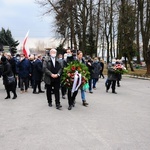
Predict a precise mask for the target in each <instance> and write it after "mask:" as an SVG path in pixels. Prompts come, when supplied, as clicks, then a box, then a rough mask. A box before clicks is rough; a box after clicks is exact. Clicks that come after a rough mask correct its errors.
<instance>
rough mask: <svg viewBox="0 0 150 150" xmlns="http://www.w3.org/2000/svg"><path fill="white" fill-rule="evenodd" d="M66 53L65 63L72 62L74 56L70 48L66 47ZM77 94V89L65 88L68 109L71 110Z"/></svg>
mask: <svg viewBox="0 0 150 150" xmlns="http://www.w3.org/2000/svg"><path fill="white" fill-rule="evenodd" d="M66 54H67V58H66V63H67V65H68V64H69V63H70V62H73V61H75V58H74V57H73V54H72V51H71V49H67V50H66ZM77 94H78V90H77V91H74V92H73V93H72V92H71V89H67V96H68V105H69V107H68V110H71V109H72V107H74V105H75V98H76V96H77Z"/></svg>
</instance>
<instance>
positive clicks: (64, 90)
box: [61, 84, 67, 96]
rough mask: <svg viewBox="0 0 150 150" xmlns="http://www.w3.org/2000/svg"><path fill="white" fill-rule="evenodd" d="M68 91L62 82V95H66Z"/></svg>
mask: <svg viewBox="0 0 150 150" xmlns="http://www.w3.org/2000/svg"><path fill="white" fill-rule="evenodd" d="M66 92H67V89H66V87H65V86H64V85H63V84H61V94H62V96H64V95H65V94H66Z"/></svg>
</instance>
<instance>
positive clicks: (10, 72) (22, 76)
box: [0, 48, 121, 110]
mask: <svg viewBox="0 0 150 150" xmlns="http://www.w3.org/2000/svg"><path fill="white" fill-rule="evenodd" d="M73 61H78V62H80V63H82V64H84V65H85V66H87V68H88V71H89V73H90V78H89V79H88V89H86V91H87V90H88V91H89V93H91V94H92V93H93V89H94V90H96V86H97V82H98V80H99V78H101V77H102V78H103V79H104V78H105V77H104V75H103V70H104V61H103V60H102V59H99V58H98V57H94V58H91V57H84V55H83V52H82V51H80V50H79V51H77V53H76V55H75V54H74V53H73V52H72V50H71V49H69V48H68V49H66V52H65V53H64V54H59V55H58V54H57V50H56V49H51V50H50V51H49V54H48V55H47V56H42V55H41V54H38V55H32V54H31V55H30V56H29V57H26V56H25V54H23V53H22V54H17V55H16V56H12V55H11V54H10V53H2V54H1V55H0V77H2V79H3V84H4V87H5V90H6V94H7V95H6V98H5V99H9V98H11V94H10V92H12V93H13V97H12V99H16V98H17V93H16V88H19V89H20V93H22V94H23V93H25V92H28V88H30V87H31V88H32V89H33V94H40V93H44V92H45V91H46V97H47V102H48V106H49V107H52V106H53V103H55V105H56V109H60V108H61V107H62V105H61V102H60V97H62V99H66V98H67V99H68V110H71V109H72V108H73V107H75V103H76V101H75V100H76V96H77V94H78V91H79V90H80V92H81V99H82V104H83V106H85V107H86V106H88V105H89V104H88V102H87V101H86V93H85V89H84V88H83V87H81V88H79V89H77V90H75V91H72V90H71V89H69V88H67V87H66V86H65V85H64V84H63V83H62V82H61V76H62V73H63V69H64V68H65V67H67V65H68V64H69V63H70V62H73ZM116 63H120V61H116ZM10 77H13V78H14V81H12V82H11V83H10V81H9V80H10ZM120 80H121V74H118V73H116V72H115V68H114V65H113V64H111V65H108V77H107V78H106V84H105V86H106V92H108V90H109V89H110V87H111V88H112V93H114V94H117V93H116V90H115V89H116V88H115V87H116V83H117V85H118V86H120V82H119V81H120ZM41 82H44V84H45V86H44V88H45V90H42V89H41ZM60 93H61V94H60ZM52 94H54V97H55V102H54V101H53V100H52Z"/></svg>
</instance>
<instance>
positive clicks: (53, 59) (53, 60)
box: [52, 57, 55, 67]
mask: <svg viewBox="0 0 150 150" xmlns="http://www.w3.org/2000/svg"><path fill="white" fill-rule="evenodd" d="M52 62H53V66H54V67H55V58H54V57H52Z"/></svg>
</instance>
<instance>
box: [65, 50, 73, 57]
mask: <svg viewBox="0 0 150 150" xmlns="http://www.w3.org/2000/svg"><path fill="white" fill-rule="evenodd" d="M66 53H67V57H70V56H72V52H71V50H70V49H68V50H67V51H66Z"/></svg>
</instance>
